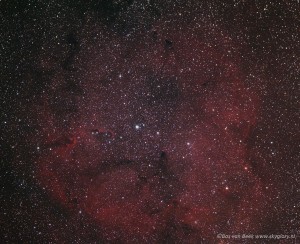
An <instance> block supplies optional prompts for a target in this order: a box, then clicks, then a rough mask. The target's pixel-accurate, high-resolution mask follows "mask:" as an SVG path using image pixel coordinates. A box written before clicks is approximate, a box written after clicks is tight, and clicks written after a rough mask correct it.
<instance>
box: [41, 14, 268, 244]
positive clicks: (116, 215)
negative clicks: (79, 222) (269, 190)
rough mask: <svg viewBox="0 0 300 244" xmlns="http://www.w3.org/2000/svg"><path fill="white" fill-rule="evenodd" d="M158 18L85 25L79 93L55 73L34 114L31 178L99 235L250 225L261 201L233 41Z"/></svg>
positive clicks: (177, 233) (126, 238)
mask: <svg viewBox="0 0 300 244" xmlns="http://www.w3.org/2000/svg"><path fill="white" fill-rule="evenodd" d="M166 23H167V22H165V21H164V20H161V21H159V22H157V23H156V25H154V27H153V28H152V30H149V31H146V32H144V33H139V34H136V35H135V36H134V37H131V38H126V37H120V36H118V35H116V34H114V33H113V32H110V30H109V29H106V28H105V27H104V26H97V27H90V29H89V30H88V31H86V32H87V33H88V34H86V33H83V34H82V38H83V39H84V40H85V42H84V43H85V44H83V47H82V50H83V51H82V52H81V53H79V54H78V55H79V58H78V59H77V60H78V61H77V63H76V66H77V67H80V68H79V71H76V72H75V75H76V76H77V78H78V80H80V89H81V93H79V94H75V95H74V94H73V93H70V92H67V91H65V90H63V84H61V81H60V80H59V78H57V80H56V81H53V91H52V92H50V93H49V94H47V95H45V96H44V97H43V103H42V104H41V105H40V106H42V108H43V109H42V110H40V111H44V112H43V114H41V113H39V114H38V115H37V118H38V121H39V123H40V126H41V128H42V129H43V131H44V133H43V134H44V137H43V138H42V139H41V140H42V143H40V145H41V146H40V153H39V155H38V158H37V161H36V172H37V177H36V178H37V181H38V184H39V185H40V186H42V187H44V188H45V189H46V191H47V193H48V195H49V197H50V198H51V199H52V200H53V201H56V202H57V203H58V204H60V205H61V206H62V207H63V208H64V209H66V210H67V211H69V212H70V214H78V213H80V214H84V215H85V217H86V221H93V223H95V225H96V226H97V227H98V228H99V233H101V234H99V235H100V236H101V238H103V240H115V241H118V240H119V241H123V242H130V243H131V242H143V241H148V242H151V241H166V240H173V241H177V242H180V243H182V242H186V243H193V242H196V241H199V240H204V239H206V240H210V241H213V240H215V238H216V234H217V233H228V232H230V233H238V232H239V231H241V230H243V231H244V232H247V231H248V232H251V231H254V230H255V229H256V228H259V227H257V226H256V225H255V223H256V221H255V220H256V219H258V218H260V216H259V215H260V213H261V212H262V211H263V209H264V204H265V203H266V201H267V200H266V197H265V195H264V193H263V190H262V187H261V183H260V181H259V179H258V178H257V177H256V176H255V174H253V173H252V170H251V165H249V164H248V162H247V146H246V140H247V138H248V137H249V133H250V131H251V128H252V127H253V126H254V125H255V122H256V121H255V118H256V109H255V108H256V107H257V105H258V99H257V98H256V97H255V96H254V95H253V93H251V90H250V89H249V88H248V87H246V85H245V83H244V80H243V79H244V74H243V73H242V72H241V70H240V69H239V65H240V60H239V58H238V55H237V54H235V53H234V50H236V46H235V45H236V44H234V42H233V41H231V40H230V39H229V37H228V36H227V35H226V34H225V33H224V32H223V31H222V30H221V29H219V28H217V27H216V26H213V27H212V26H210V25H207V24H204V23H203V25H202V26H200V25H198V23H196V22H195V23H193V22H191V23H189V24H186V23H183V22H180V21H177V22H176V20H175V19H174V20H173V22H172V25H170V26H168V25H167V24H166ZM178 26H180V28H178ZM213 28H215V29H213ZM178 30H180V32H179V31H178ZM93 32H98V33H100V36H103V38H102V40H100V41H98V42H96V43H95V42H94V41H93V39H92V38H90V37H89V35H90V36H92V33H93ZM87 47H89V48H87ZM53 94H58V95H59V96H61V97H63V98H65V99H66V100H67V102H66V104H67V105H68V106H69V105H70V104H72V105H73V104H74V105H75V106H76V109H74V111H73V112H72V115H70V116H69V115H68V114H63V115H61V114H60V113H59V112H58V113H54V112H53V111H54V110H55V109H60V108H55V109H53V108H52V107H51V106H52V105H51V104H52V103H53V101H52V99H53V97H55V96H54V95H53ZM55 111H56V110H55ZM70 114H71V112H70ZM64 116H65V117H64ZM62 117H63V119H62ZM66 124H67V126H66ZM39 139H40V138H39ZM100 230H101V231H100Z"/></svg>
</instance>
